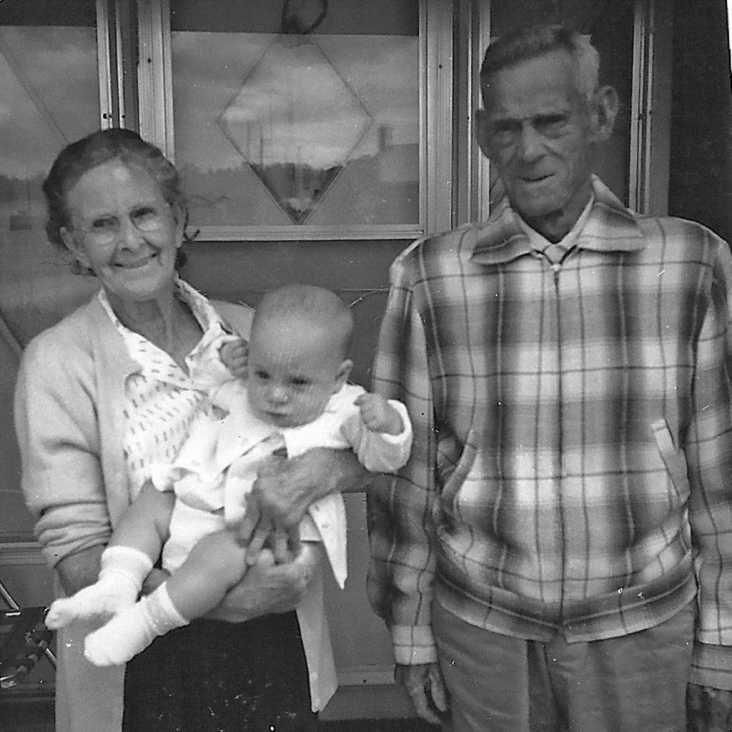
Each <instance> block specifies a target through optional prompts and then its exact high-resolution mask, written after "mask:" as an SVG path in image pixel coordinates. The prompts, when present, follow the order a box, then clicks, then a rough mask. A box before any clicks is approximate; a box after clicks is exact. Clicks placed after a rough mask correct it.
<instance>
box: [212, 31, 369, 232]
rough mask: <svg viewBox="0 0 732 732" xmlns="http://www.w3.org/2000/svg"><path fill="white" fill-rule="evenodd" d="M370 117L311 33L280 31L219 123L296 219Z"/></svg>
mask: <svg viewBox="0 0 732 732" xmlns="http://www.w3.org/2000/svg"><path fill="white" fill-rule="evenodd" d="M372 121H373V120H372V117H371V116H370V115H369V114H368V112H367V111H366V109H365V108H364V106H363V104H362V103H361V101H360V99H359V98H358V97H357V96H356V94H355V93H354V91H353V90H352V89H351V87H350V86H349V85H348V84H347V83H346V82H345V81H344V79H343V78H342V77H341V76H340V74H339V73H338V72H337V71H336V69H335V68H334V66H333V64H332V63H331V62H330V60H329V59H328V58H327V56H326V55H325V54H324V53H323V51H322V50H321V48H320V47H319V46H318V45H317V44H316V43H315V42H314V41H312V40H311V39H310V38H304V37H302V36H299V37H296V36H291V35H283V36H278V37H277V38H276V39H275V40H274V41H273V42H272V43H271V44H270V45H269V46H268V47H267V49H266V50H265V52H264V53H263V54H262V56H261V57H260V58H259V60H258V61H257V62H256V63H255V64H254V66H253V67H252V69H251V71H250V73H249V74H248V75H247V77H246V78H245V79H244V81H243V83H242V87H241V90H240V91H239V92H238V93H237V94H236V95H235V96H234V97H233V99H232V100H231V101H230V102H229V104H228V105H227V107H226V108H225V109H224V111H223V112H222V113H221V115H220V117H219V119H218V123H219V125H220V127H221V129H222V130H223V132H224V134H225V135H226V137H227V138H228V140H229V141H230V142H231V144H232V145H233V146H234V147H235V148H236V150H237V151H238V152H239V154H240V155H241V156H242V157H243V158H244V160H245V161H246V162H247V163H248V164H249V165H250V166H251V167H252V169H253V170H254V171H255V172H256V174H257V175H258V176H259V178H260V180H261V181H262V182H263V183H264V185H265V186H266V187H267V189H268V190H269V191H270V193H271V194H272V196H274V199H275V200H276V201H277V203H278V204H279V206H280V207H281V208H282V209H283V210H284V211H286V212H287V214H288V216H289V217H290V219H291V220H292V221H293V222H294V223H296V224H303V223H305V222H306V221H307V219H308V217H309V216H310V215H311V214H312V213H313V211H315V209H316V208H317V206H318V204H319V202H320V201H321V199H322V198H323V195H324V194H325V192H326V190H327V189H328V187H329V186H330V185H331V184H332V183H333V181H334V180H335V179H336V177H337V176H338V174H339V173H340V171H341V170H342V169H343V168H344V166H345V165H346V163H347V162H348V161H349V159H350V157H351V155H352V154H353V152H354V150H355V149H356V147H357V146H358V144H359V143H360V142H361V140H362V139H363V137H364V135H365V134H366V132H367V130H368V129H369V127H370V126H371V123H372Z"/></svg>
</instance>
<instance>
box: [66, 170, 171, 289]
mask: <svg viewBox="0 0 732 732" xmlns="http://www.w3.org/2000/svg"><path fill="white" fill-rule="evenodd" d="M66 205H67V210H68V213H69V221H70V225H69V226H68V227H63V228H62V229H61V236H62V238H63V240H64V243H65V244H66V246H67V247H68V248H69V249H70V250H71V252H72V253H73V254H74V256H75V257H76V258H77V259H78V260H79V262H81V264H83V265H84V266H85V267H88V268H89V269H91V270H92V271H93V272H94V274H95V275H96V276H97V277H98V278H99V281H100V282H101V284H102V286H103V287H104V289H105V290H106V291H107V293H108V294H109V295H110V296H111V297H112V298H113V299H114V298H119V299H120V300H122V301H123V302H142V301H147V300H153V299H156V298H157V297H159V296H160V295H162V294H163V293H166V292H170V291H172V286H173V280H174V275H175V260H176V254H177V250H178V248H179V247H180V245H181V243H182V241H183V227H182V223H181V221H179V220H178V219H180V218H181V217H180V216H178V217H176V212H175V211H173V210H172V208H171V206H170V205H169V204H168V203H167V202H166V201H165V199H164V197H163V194H162V191H161V190H160V186H159V185H158V183H157V182H156V181H155V179H154V178H152V176H151V175H150V174H149V173H148V172H147V171H146V170H144V169H143V168H141V167H138V166H136V165H134V164H126V163H123V162H122V161H120V160H110V161H109V162H106V163H103V164H101V165H99V166H97V167H96V168H92V169H91V170H88V171H87V172H86V173H84V175H82V177H81V178H79V180H78V181H77V182H76V184H75V185H74V186H72V188H71V189H69V191H68V192H67V194H66Z"/></svg>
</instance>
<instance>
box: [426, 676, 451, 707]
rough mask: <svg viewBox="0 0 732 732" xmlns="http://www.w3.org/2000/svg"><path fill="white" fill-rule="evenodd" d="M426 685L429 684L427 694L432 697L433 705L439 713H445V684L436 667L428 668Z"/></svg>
mask: <svg viewBox="0 0 732 732" xmlns="http://www.w3.org/2000/svg"><path fill="white" fill-rule="evenodd" d="M427 684H429V694H430V696H431V697H432V702H433V703H434V705H435V706H436V707H437V708H438V709H439V710H440V711H441V712H446V711H447V693H446V692H445V682H444V681H443V679H442V674H441V673H440V669H439V668H438V667H437V666H433V667H432V668H430V671H429V674H428V675H427Z"/></svg>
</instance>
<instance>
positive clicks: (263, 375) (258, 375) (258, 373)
mask: <svg viewBox="0 0 732 732" xmlns="http://www.w3.org/2000/svg"><path fill="white" fill-rule="evenodd" d="M254 376H255V377H256V378H257V379H260V380H261V381H266V380H267V379H269V374H268V373H267V372H266V371H262V370H261V369H257V370H256V371H255V372H254Z"/></svg>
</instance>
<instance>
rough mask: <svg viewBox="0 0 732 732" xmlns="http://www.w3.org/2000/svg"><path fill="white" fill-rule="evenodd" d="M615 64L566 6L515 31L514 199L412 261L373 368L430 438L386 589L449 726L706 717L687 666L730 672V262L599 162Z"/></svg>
mask: <svg viewBox="0 0 732 732" xmlns="http://www.w3.org/2000/svg"><path fill="white" fill-rule="evenodd" d="M598 66H599V61H598V56H597V52H596V51H595V49H594V48H593V47H592V46H591V44H590V42H589V39H588V38H587V37H585V36H581V35H578V34H574V33H572V32H570V31H568V30H567V29H565V28H562V27H558V26H551V27H537V28H531V29H524V30H520V31H517V32H515V33H512V34H511V35H509V36H506V37H503V38H501V39H499V40H497V41H496V42H495V43H493V44H492V45H491V46H490V47H489V48H488V50H487V52H486V55H485V59H484V62H483V66H482V69H481V86H482V94H483V104H484V110H482V111H481V112H479V115H478V118H477V133H478V141H479V143H480V147H481V150H482V151H483V153H484V154H485V155H486V156H487V157H488V158H489V159H490V160H491V162H492V163H493V165H495V170H496V171H497V173H498V175H499V176H500V178H501V180H502V182H503V185H504V187H505V191H506V196H505V199H504V200H503V201H502V202H501V203H500V204H499V205H498V206H497V207H496V208H495V210H494V211H493V213H492V215H491V217H490V219H489V220H488V221H487V222H486V223H483V224H479V225H468V226H465V227H462V228H460V229H457V230H456V231H453V232H450V233H447V234H442V235H438V236H434V237H431V238H428V239H425V240H422V241H418V242H416V243H415V244H413V245H412V246H411V247H409V248H408V249H407V250H405V251H404V252H403V253H402V254H401V255H400V256H399V257H398V258H397V260H396V261H395V262H394V264H393V266H392V271H391V292H390V296H389V301H388V306H387V312H386V316H385V319H384V323H383V326H382V332H381V337H380V344H379V353H378V356H377V359H376V365H375V382H376V385H377V388H378V389H379V390H380V391H381V392H382V393H383V394H385V395H388V396H389V397H394V398H398V399H401V400H403V401H404V402H406V404H407V406H408V408H409V411H410V413H411V416H412V419H413V421H414V434H415V439H414V445H415V447H414V449H413V455H412V458H411V460H410V462H409V464H408V465H407V466H406V468H405V469H403V470H402V471H401V473H400V475H399V476H398V477H397V478H395V479H394V480H393V481H390V483H389V484H386V483H384V484H382V486H381V487H380V488H379V489H378V490H375V491H373V492H372V494H371V496H370V506H369V511H370V515H369V518H370V529H371V544H372V556H373V560H372V565H371V569H370V573H369V593H370V598H371V601H372V604H373V606H374V608H375V609H376V610H377V612H378V613H379V614H380V615H382V616H383V617H384V619H385V620H386V622H387V624H388V626H389V628H390V631H391V634H392V639H393V644H394V655H395V660H396V663H397V678H398V679H399V680H401V682H402V683H403V684H404V685H405V686H406V688H407V691H408V692H409V694H410V696H411V698H412V700H413V702H414V705H415V708H416V710H417V712H418V713H419V714H420V716H422V717H424V718H425V719H428V720H430V721H433V722H436V721H438V718H439V719H441V720H442V722H443V723H444V724H445V726H446V727H447V728H448V729H454V730H461V731H462V730H474V731H476V732H486V731H487V730H491V731H493V730H510V731H512V732H513V731H518V730H559V729H569V730H575V731H576V732H594V731H595V730H606V731H607V732H618V731H619V730H620V731H622V732H627V731H628V730H638V731H640V730H643V732H648V731H649V730H658V732H670V731H671V730H685V716H686V713H685V692H686V688H687V683H688V682H689V681H691V682H696V683H697V684H704V685H709V686H714V687H717V688H725V687H727V688H732V687H730V681H731V680H732V673H728V672H729V671H730V670H732V649H730V648H729V646H730V645H732V491H731V490H730V488H729V480H730V475H731V474H732V470H731V469H732V423H731V416H730V396H731V395H730V389H731V383H732V373H730V348H731V346H732V330H731V329H730V326H729V322H728V321H729V316H730V305H731V304H732V302H731V301H730V287H731V286H732V261H731V260H730V254H729V250H728V248H727V245H726V244H725V242H724V241H722V240H721V239H720V238H719V237H717V236H715V235H714V234H713V233H712V232H711V231H709V230H707V229H705V228H704V227H702V226H700V225H698V224H695V223H691V222H688V221H682V220H679V219H673V218H652V217H642V216H638V215H636V214H634V213H632V212H630V211H628V210H627V209H626V208H625V207H624V206H623V205H622V204H621V203H620V202H619V201H618V199H617V198H616V197H615V196H614V195H613V194H612V193H611V192H610V190H608V188H606V187H605V185H603V183H602V182H601V181H600V180H599V179H598V178H597V177H595V176H594V175H593V174H592V165H593V153H594V150H595V147H596V145H597V144H598V143H600V142H602V141H603V140H606V139H607V138H608V136H609V135H610V133H611V131H612V126H613V121H614V117H615V111H616V107H617V98H616V94H615V92H614V90H613V89H611V88H609V87H603V88H600V87H599V86H598ZM448 708H449V713H448V712H447V711H446V710H448Z"/></svg>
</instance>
